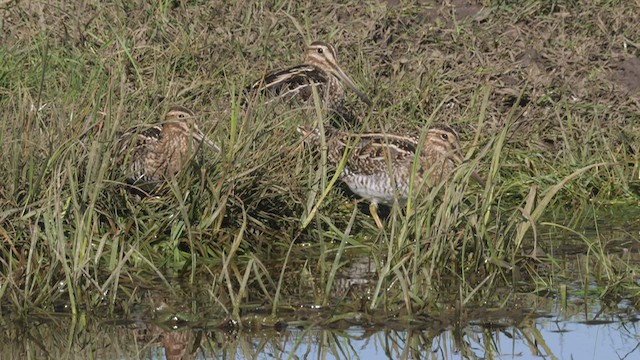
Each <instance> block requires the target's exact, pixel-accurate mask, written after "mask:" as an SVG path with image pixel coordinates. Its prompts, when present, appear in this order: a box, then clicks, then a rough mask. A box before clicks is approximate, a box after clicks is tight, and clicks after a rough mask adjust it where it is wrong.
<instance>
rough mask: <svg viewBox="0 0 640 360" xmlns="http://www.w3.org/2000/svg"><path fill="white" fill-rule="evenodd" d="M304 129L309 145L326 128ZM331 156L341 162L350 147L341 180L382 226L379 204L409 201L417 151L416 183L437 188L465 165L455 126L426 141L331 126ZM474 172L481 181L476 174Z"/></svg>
mask: <svg viewBox="0 0 640 360" xmlns="http://www.w3.org/2000/svg"><path fill="white" fill-rule="evenodd" d="M298 132H299V133H300V134H301V135H302V136H303V138H304V141H305V142H306V143H309V144H311V145H312V146H314V147H316V148H317V147H318V146H319V144H320V132H319V130H318V129H311V128H308V127H305V126H299V127H298ZM325 140H326V146H327V159H328V161H329V162H330V163H331V164H332V165H334V166H338V164H339V163H340V161H341V160H342V158H343V155H344V153H345V151H350V153H349V154H348V157H347V159H346V163H345V166H344V168H343V170H342V172H341V173H340V179H341V180H342V181H343V182H344V183H345V184H346V185H347V186H348V187H349V188H350V189H351V191H353V192H354V193H355V194H356V195H358V196H360V197H362V198H364V199H366V200H368V201H369V202H370V207H369V209H370V211H371V215H372V216H373V218H374V220H375V221H376V225H378V227H379V228H382V222H381V221H380V218H379V217H378V215H377V206H378V204H385V205H393V203H394V201H395V200H396V199H397V200H398V202H399V203H401V204H404V203H406V201H407V199H408V197H409V186H410V181H411V174H412V169H413V163H414V159H416V153H417V151H418V150H420V153H419V163H418V164H417V171H416V174H415V179H414V184H415V185H414V186H415V187H416V188H419V186H426V187H432V186H434V185H436V184H438V183H439V182H441V181H443V180H445V179H446V178H447V177H448V176H449V175H450V174H451V173H452V172H453V171H454V169H455V167H456V165H457V164H460V163H462V155H461V153H460V143H459V141H458V133H457V132H456V131H455V130H454V129H452V128H450V127H449V126H445V125H439V126H434V127H432V128H430V129H429V130H428V131H427V134H426V136H425V138H424V141H423V142H422V143H420V138H419V137H418V136H400V135H393V134H385V133H363V134H358V133H349V132H345V131H340V130H337V129H334V128H331V127H326V128H325ZM472 176H473V177H474V178H475V179H476V180H477V181H478V182H480V183H483V180H482V179H481V178H480V176H478V175H477V174H476V173H473V174H472Z"/></svg>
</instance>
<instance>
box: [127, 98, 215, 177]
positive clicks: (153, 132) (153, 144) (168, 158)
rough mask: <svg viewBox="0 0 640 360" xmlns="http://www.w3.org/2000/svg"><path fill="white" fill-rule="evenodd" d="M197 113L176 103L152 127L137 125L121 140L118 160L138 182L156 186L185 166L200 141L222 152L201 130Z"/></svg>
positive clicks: (129, 175) (128, 175)
mask: <svg viewBox="0 0 640 360" xmlns="http://www.w3.org/2000/svg"><path fill="white" fill-rule="evenodd" d="M195 120H196V115H195V113H194V112H193V111H191V110H190V109H187V108H186V107H183V106H178V105H175V106H172V107H171V108H170V109H169V111H168V112H167V114H166V115H165V121H164V122H163V123H161V124H158V125H153V126H151V127H146V128H140V127H135V128H132V129H130V130H128V131H127V132H125V133H124V134H122V136H120V138H119V139H118V163H119V164H121V165H122V166H124V167H125V171H126V173H127V177H128V180H129V181H130V182H132V183H134V184H136V185H145V184H147V185H154V184H157V183H159V182H161V181H164V180H165V179H168V178H171V177H172V176H175V175H176V174H178V173H179V172H180V171H181V170H182V169H184V168H185V166H186V164H188V162H189V160H190V159H191V157H192V156H193V154H195V152H196V150H197V149H198V147H199V146H200V144H204V145H206V146H207V147H209V148H210V149H211V150H213V151H215V152H220V149H219V148H218V146H216V145H215V144H214V143H213V142H211V140H209V139H207V137H206V136H205V135H204V134H203V133H202V131H200V129H198V126H197V125H196V123H195Z"/></svg>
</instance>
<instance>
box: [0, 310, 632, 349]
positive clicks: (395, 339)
mask: <svg viewBox="0 0 640 360" xmlns="http://www.w3.org/2000/svg"><path fill="white" fill-rule="evenodd" d="M542 300H543V301H541V302H540V305H542V307H541V308H538V309H535V310H533V309H527V310H523V311H515V312H514V313H517V314H518V316H517V317H512V318H510V317H503V318H501V319H497V318H494V319H492V320H487V319H481V318H478V319H475V320H474V319H471V320H470V321H469V323H468V324H467V325H466V326H462V327H457V326H455V325H453V326H449V327H447V328H446V329H441V328H440V325H441V324H438V323H435V324H433V326H421V327H420V328H411V329H409V330H406V329H400V328H398V326H392V327H389V328H379V327H376V328H363V327H348V328H345V329H320V328H317V327H314V326H310V327H305V328H298V327H287V328H285V329H281V330H280V331H275V330H266V331H262V332H261V331H251V332H246V333H242V332H234V331H230V332H226V331H222V330H220V329H218V330H213V329H207V328H191V329H190V328H178V329H175V330H174V329H172V328H171V326H168V327H162V326H159V325H157V324H153V323H152V322H149V323H144V322H135V323H128V324H126V325H122V324H120V325H114V324H112V323H104V322H95V323H94V322H92V321H87V320H86V319H84V320H83V319H79V320H78V321H76V322H73V321H71V319H70V318H69V317H66V316H65V317H57V318H49V319H48V321H42V319H40V320H35V319H34V321H32V322H30V324H22V325H23V326H16V325H18V324H12V326H9V327H7V324H4V326H3V328H5V330H4V331H3V333H4V336H3V337H2V338H3V340H2V350H1V351H0V355H1V357H2V358H3V359H8V358H43V357H51V358H89V357H93V358H121V359H129V358H152V359H162V358H183V359H187V358H198V359H221V358H225V359H227V358H229V359H233V358H236V359H245V358H255V359H288V358H298V359H412V358H432V359H450V358H456V359H457V358H483V359H484V358H497V359H511V358H519V359H529V358H538V357H542V358H551V359H555V358H557V359H612V358H623V359H636V358H638V357H640V331H639V330H640V329H638V327H639V326H640V322H639V320H640V317H639V313H638V311H637V309H634V308H633V307H632V306H630V305H629V304H626V303H621V304H620V305H619V306H618V307H617V308H616V309H610V310H606V311H604V310H603V309H602V308H600V307H599V306H598V305H595V304H594V305H588V304H586V303H583V302H582V301H579V300H577V299H576V300H575V301H574V302H572V303H570V304H569V306H568V309H564V310H563V309H562V308H561V306H560V304H559V303H558V301H557V300H550V299H542ZM85 321H86V322H85ZM423 325H424V324H423ZM194 344H199V345H197V349H196V350H195V352H194ZM179 354H180V355H179ZM172 355H179V356H178V357H172ZM180 356H182V357H180Z"/></svg>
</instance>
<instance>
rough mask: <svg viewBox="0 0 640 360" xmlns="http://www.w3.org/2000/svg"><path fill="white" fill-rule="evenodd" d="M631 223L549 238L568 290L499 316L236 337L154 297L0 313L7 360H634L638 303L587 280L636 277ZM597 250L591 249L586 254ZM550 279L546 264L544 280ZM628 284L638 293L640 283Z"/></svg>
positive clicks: (313, 326) (302, 310)
mask: <svg viewBox="0 0 640 360" xmlns="http://www.w3.org/2000/svg"><path fill="white" fill-rule="evenodd" d="M625 215H626V216H622V215H620V214H612V216H610V217H608V216H600V217H599V219H600V220H598V221H597V222H596V223H595V224H596V225H595V226H594V225H593V224H594V221H591V223H590V224H591V226H588V227H587V226H585V227H583V228H582V230H581V231H579V232H570V233H567V232H564V231H559V230H558V227H554V226H546V227H545V228H544V231H540V232H539V237H538V241H539V245H540V247H541V248H542V249H543V250H544V252H545V253H547V254H553V256H554V259H556V261H561V262H562V266H560V267H556V268H555V269H556V270H555V271H556V273H554V276H553V279H555V281H558V282H562V283H558V284H550V285H549V287H548V289H549V290H548V291H539V292H538V293H536V294H532V293H530V292H529V293H527V292H523V293H518V292H517V290H514V289H504V293H505V294H506V295H505V297H507V298H509V301H505V302H504V304H507V305H504V306H496V305H495V304H487V305H486V306H485V305H482V304H480V305H478V304H474V305H466V306H460V305H458V304H438V307H437V308H439V309H445V310H442V311H439V312H438V311H434V313H433V316H432V315H431V312H427V313H428V314H429V315H422V316H420V317H416V318H415V319H413V318H410V317H409V318H410V319H411V320H407V318H404V319H395V318H384V317H382V318H381V317H373V316H370V317H369V315H367V314H363V313H361V312H359V311H357V310H353V311H352V312H349V313H344V314H338V315H340V316H341V317H342V318H341V319H340V320H338V321H331V322H327V321H326V319H327V316H326V314H327V312H329V313H331V312H332V311H335V309H331V308H322V307H315V306H311V305H300V306H291V305H289V307H288V308H287V309H288V310H283V311H279V313H278V315H279V316H283V317H281V318H278V319H270V317H269V312H270V308H269V307H262V306H260V305H257V306H255V307H254V308H248V309H245V310H243V319H244V321H247V319H255V321H253V324H251V325H250V326H246V327H245V328H243V329H244V330H238V328H237V327H236V326H235V325H236V324H234V323H233V322H231V321H229V320H228V319H223V318H216V317H215V316H212V315H210V314H209V313H208V311H211V310H212V309H215V305H211V304H207V303H199V304H197V306H193V304H191V305H190V306H187V309H188V308H197V309H198V311H197V314H198V316H197V317H194V318H190V317H189V314H188V312H189V311H188V310H187V314H186V315H185V314H183V313H180V312H178V311H175V310H173V308H169V310H166V309H160V308H159V307H158V304H162V303H163V300H162V299H163V297H161V296H160V297H159V299H154V295H153V294H154V292H152V291H150V295H149V296H148V297H147V298H149V299H151V300H149V303H148V304H131V309H125V310H126V311H124V312H123V314H122V318H121V319H115V320H114V319H109V320H105V319H104V318H101V317H100V316H99V314H93V315H89V314H85V313H80V314H79V315H78V316H76V317H72V316H71V315H70V314H68V313H64V308H63V307H54V309H55V310H57V311H58V312H57V313H55V312H54V313H47V314H39V315H37V314H31V315H29V317H27V318H26V320H24V318H23V317H21V316H20V315H18V314H12V313H11V312H7V311H6V309H3V313H2V314H3V316H2V317H0V322H1V324H2V329H3V330H2V332H1V333H0V334H1V335H0V358H1V359H12V358H20V359H23V358H38V359H39V358H55V359H58V358H82V359H85V358H100V359H103V358H105V359H106V358H118V359H137V358H152V359H163V358H169V359H193V358H198V359H245V358H254V359H416V358H427V359H459V358H470V359H476V358H481V359H492V358H495V359H512V358H518V359H530V358H549V359H637V358H640V311H639V310H638V307H639V305H640V303H639V302H638V301H639V300H638V297H637V296H635V297H634V298H625V297H624V296H615V294H614V295H611V294H608V293H607V290H608V288H607V286H608V285H607V284H598V283H597V282H596V281H595V280H594V277H593V276H590V275H589V274H590V272H591V271H594V270H593V267H592V264H593V263H594V259H598V257H593V255H589V253H590V252H593V251H596V249H600V250H597V251H604V252H605V253H606V254H607V255H605V256H609V257H608V259H612V260H615V261H623V262H624V263H625V264H627V265H630V266H628V267H627V269H637V268H639V267H640V251H639V248H640V247H639V246H638V243H639V239H640V223H639V222H638V218H639V217H637V216H636V215H637V213H634V211H631V212H625ZM571 221H573V220H571V219H562V220H555V221H552V222H553V223H558V224H568V223H570V222H571ZM587 223H588V222H587ZM575 225H576V224H571V227H575ZM541 229H543V228H542V227H541ZM585 239H587V240H586V241H585ZM591 240H593V244H595V245H591V246H588V245H586V244H590V243H591ZM590 256H591V257H590ZM533 264H536V263H535V262H534V263H533ZM545 267H546V266H545V265H544V263H540V269H541V270H540V271H545V270H544V268H545ZM557 269H562V270H560V271H559V272H558V270H557ZM344 270H345V271H342V272H341V273H340V274H338V276H337V278H336V280H335V281H336V282H335V288H336V289H347V290H345V291H346V292H348V291H351V292H353V291H354V289H356V291H359V292H361V293H365V292H366V288H367V286H368V283H369V282H370V279H371V278H372V276H371V274H372V271H374V269H373V268H371V266H370V264H369V263H368V262H367V259H366V258H362V259H361V258H357V259H351V261H350V266H348V267H345V268H344ZM613 276H615V274H614V275H613ZM625 278H627V279H628V278H629V277H625ZM631 278H632V279H634V281H635V285H636V286H637V285H638V282H639V281H640V280H639V278H638V277H637V276H636V277H631ZM614 280H615V279H614ZM538 289H544V287H538ZM565 290H566V291H565ZM498 291H502V289H498ZM181 310H184V308H181ZM335 315H336V314H332V315H331V316H335ZM321 324H322V325H321Z"/></svg>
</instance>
